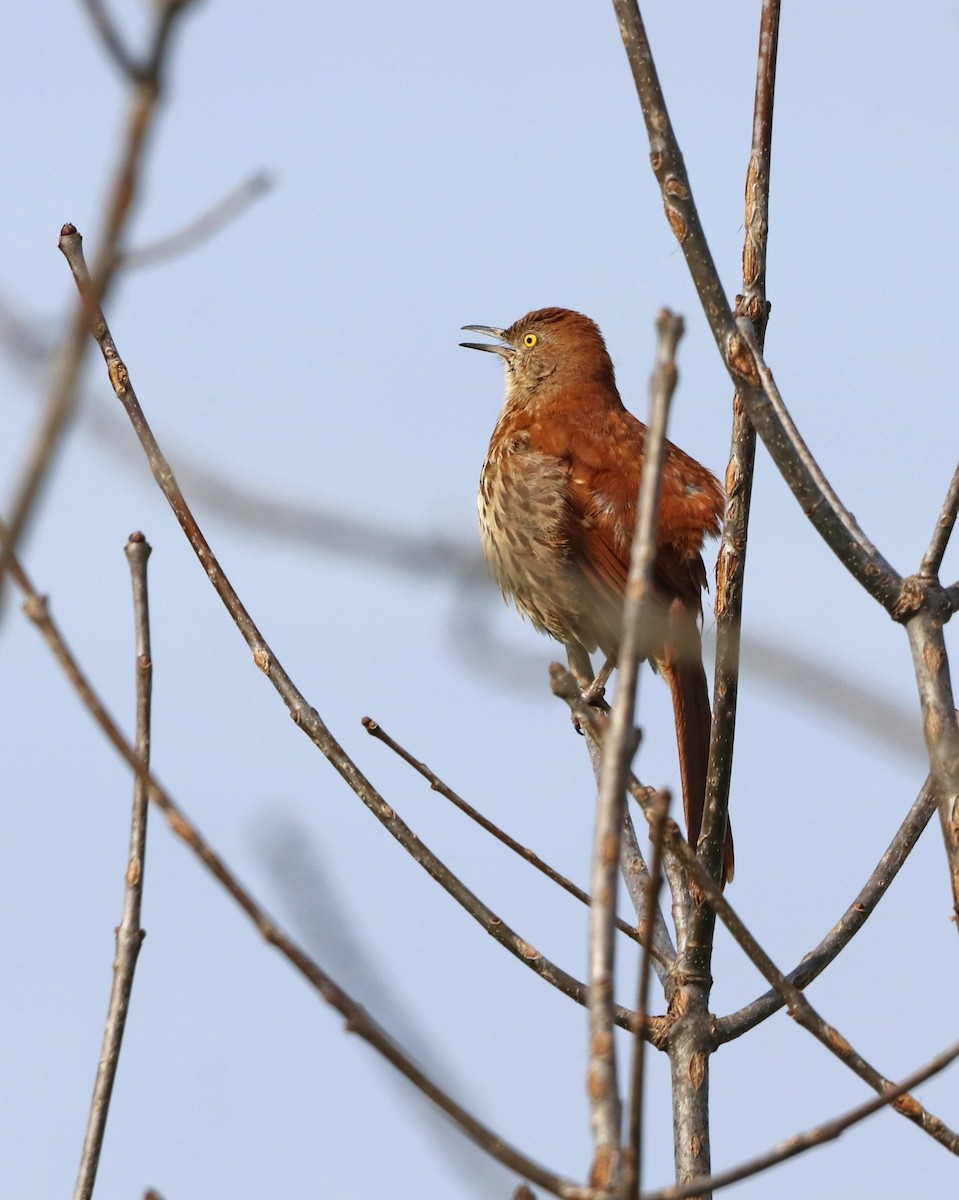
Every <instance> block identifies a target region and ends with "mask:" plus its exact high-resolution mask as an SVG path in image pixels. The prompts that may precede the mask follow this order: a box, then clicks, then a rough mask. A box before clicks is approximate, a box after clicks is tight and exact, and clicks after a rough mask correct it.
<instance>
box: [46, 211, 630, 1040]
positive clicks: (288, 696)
mask: <svg viewBox="0 0 959 1200" xmlns="http://www.w3.org/2000/svg"><path fill="white" fill-rule="evenodd" d="M60 248H61V250H62V251H63V253H64V255H65V257H66V258H67V261H68V262H69V263H70V268H71V270H72V271H73V275H74V279H75V280H76V283H77V287H78V288H79V289H80V292H81V294H82V295H86V296H88V295H89V287H90V283H89V275H88V274H87V269H86V263H85V261H84V258H83V247H82V239H81V238H80V235H79V234H78V233H77V231H76V229H75V228H74V227H73V226H72V225H65V226H64V229H63V234H62V236H61V239H60ZM93 332H94V337H95V338H96V340H97V344H98V345H99V346H100V349H101V352H102V354H103V357H104V361H105V362H106V363H107V369H108V371H109V375H110V381H111V383H112V384H113V388H114V391H115V392H116V394H117V397H118V399H119V400H120V402H121V403H122V405H123V407H124V409H125V411H126V413H127V415H128V416H129V418H130V421H131V423H132V425H133V428H134V430H135V431H136V434H137V436H138V438H139V439H140V444H141V445H142V446H143V449H144V451H145V452H146V456H147V459H148V461H149V464H150V469H151V470H152V472H153V476H154V478H155V479H156V481H157V483H158V484H159V486H160V489H161V491H162V492H163V494H164V496H166V498H167V501H168V502H169V504H170V507H171V508H172V509H173V512H174V514H175V516H176V518H177V520H178V521H179V523H180V526H181V528H182V529H183V532H184V533H185V534H186V536H187V538H188V540H189V542H190V545H191V546H192V547H193V550H194V553H195V554H196V556H197V558H198V559H199V560H200V562H201V563H202V565H203V568H204V570H205V572H206V575H207V577H208V578H209V580H210V582H211V583H212V584H213V587H214V589H215V590H216V593H217V595H218V596H219V597H220V599H221V600H222V601H223V604H224V605H225V607H226V609H227V611H228V612H229V614H230V616H231V617H232V618H233V620H234V622H235V623H236V626H237V628H238V629H239V631H240V633H241V635H242V636H243V638H244V640H245V641H246V643H247V645H248V646H249V647H250V649H251V650H252V651H253V661H254V662H255V664H256V665H257V666H258V667H259V668H260V670H261V671H263V673H264V674H265V675H266V676H267V678H268V679H269V680H270V682H271V683H272V684H273V686H274V688H276V690H277V692H278V693H279V694H280V696H281V698H282V699H283V701H284V703H285V704H286V706H287V708H288V709H289V712H290V716H291V717H292V718H293V721H294V722H295V723H296V725H297V726H298V727H299V728H300V729H302V730H303V732H304V733H305V734H306V735H307V737H308V738H309V739H310V741H312V742H313V744H314V745H315V746H316V747H317V749H318V750H320V751H321V753H322V754H323V755H324V757H325V758H326V759H327V761H328V762H329V763H330V764H331V765H332V766H333V767H334V769H335V770H336V771H337V773H338V774H339V775H340V776H341V778H342V779H343V780H345V782H346V783H347V785H348V786H349V787H350V789H351V790H352V791H353V792H354V793H355V794H356V795H357V796H358V797H359V798H360V800H362V801H363V803H364V804H365V805H366V807H367V808H368V809H369V810H370V812H371V813H372V814H373V815H374V816H375V817H376V818H377V820H378V821H379V822H380V823H381V824H382V825H383V826H384V827H385V828H386V829H387V830H388V831H389V832H390V833H391V834H392V835H393V837H394V838H395V839H396V840H397V841H398V842H399V844H400V845H401V846H402V847H403V849H404V850H406V851H407V853H408V854H410V855H411V856H412V858H413V859H414V860H415V861H416V862H418V863H419V864H420V866H421V867H423V868H424V870H426V871H427V872H428V873H429V875H430V876H431V877H432V878H433V879H435V880H436V881H437V883H439V884H440V886H441V887H443V888H444V889H445V890H446V891H447V892H448V893H449V894H450V895H451V896H452V897H453V899H454V900H456V901H457V903H459V904H461V905H462V906H463V908H465V909H466V911H467V912H468V913H470V915H471V916H472V917H474V919H475V920H477V921H478V922H479V924H480V925H481V926H482V927H483V929H485V930H486V932H487V933H489V934H490V935H491V936H492V937H493V938H494V939H495V940H496V941H497V942H499V943H500V945H502V946H505V947H506V948H507V949H508V950H509V951H510V952H511V953H512V954H514V955H515V956H516V957H517V958H518V959H519V960H520V961H521V962H522V963H523V964H524V965H525V966H527V967H529V968H530V969H531V970H533V971H534V972H535V973H536V974H537V975H540V976H541V977H542V978H543V979H545V980H547V982H549V983H551V984H552V985H553V986H554V987H556V988H558V989H559V990H560V991H561V992H563V993H564V995H567V996H569V997H570V998H572V999H574V1000H576V1001H577V1002H578V1003H580V1004H582V1003H585V1000H586V988H585V986H584V985H583V984H582V983H581V982H580V981H579V980H578V979H575V978H574V977H573V976H572V975H570V974H568V973H567V972H566V971H564V970H562V968H560V967H558V966H556V964H554V963H552V962H550V960H549V959H548V958H546V957H545V956H544V955H542V954H541V953H540V952H539V951H538V950H536V949H535V947H533V946H531V945H530V944H529V943H528V942H527V941H525V940H524V939H523V938H521V937H520V936H519V935H518V934H517V933H516V932H515V931H514V930H512V929H510V927H509V926H508V925H507V924H506V923H505V922H504V921H502V920H501V919H500V918H499V917H498V916H497V915H496V914H495V913H494V912H492V910H491V909H489V908H488V907H487V906H486V905H485V904H484V903H483V902H482V901H481V900H480V899H479V898H478V897H477V896H476V895H475V894H474V893H473V892H471V891H470V889H469V888H467V887H466V885H465V884H464V883H463V882H462V881H461V880H460V879H459V878H458V877H457V876H456V875H454V874H453V872H452V871H450V870H449V868H448V867H446V866H445V865H444V864H443V863H442V862H441V861H440V859H439V858H437V856H436V855H435V854H433V852H432V851H431V850H430V849H429V848H428V847H427V846H426V845H424V843H423V842H421V841H420V839H419V838H418V837H417V836H416V834H414V833H413V831H412V830H411V829H410V827H409V826H408V825H407V824H406V823H405V822H404V821H403V820H402V819H401V818H400V816H399V815H398V814H397V812H396V811H395V809H393V808H392V807H391V806H390V805H389V804H387V803H386V801H385V800H384V799H383V797H382V796H381V795H380V794H379V792H378V791H377V790H376V788H374V787H373V785H372V784H371V783H370V781H369V780H368V779H367V778H366V777H365V776H364V775H363V773H362V772H361V771H360V769H359V768H358V767H357V765H356V764H355V763H354V762H353V760H352V759H351V758H350V757H349V755H348V754H347V753H346V751H345V750H344V749H343V747H342V746H341V745H340V744H339V742H338V741H337V740H336V738H334V737H333V735H332V733H330V731H329V729H328V728H327V726H326V724H325V723H324V721H323V719H322V718H321V717H320V715H319V713H318V712H317V711H316V709H315V708H313V707H312V705H310V704H309V703H307V700H306V698H305V697H304V696H303V694H302V693H301V692H300V690H299V689H298V688H297V687H296V685H295V684H294V682H293V680H292V679H291V678H290V676H289V675H288V674H287V673H286V671H285V670H284V669H283V666H282V664H281V663H280V661H279V659H277V657H276V655H275V654H274V653H273V651H272V649H271V648H270V646H269V644H268V643H267V641H266V639H265V638H264V637H263V634H262V633H261V632H260V630H259V629H258V628H257V626H256V624H255V622H254V620H253V618H252V617H251V616H250V614H249V612H248V611H247V609H246V607H245V606H244V604H243V602H242V601H241V600H240V597H239V596H238V595H237V594H236V592H235V590H234V588H233V585H232V584H231V583H230V581H229V579H228V578H227V576H226V573H225V572H224V570H223V568H222V567H221V566H220V564H219V562H218V561H217V558H216V555H215V554H214V553H213V549H212V547H211V546H210V543H209V542H208V541H207V540H206V538H205V537H204V535H203V533H202V531H201V529H200V527H199V525H198V524H197V522H196V518H195V517H194V516H193V513H192V512H191V510H190V507H189V505H188V504H187V502H186V498H185V497H184V495H183V493H182V492H181V490H180V487H179V485H178V484H177V481H176V477H175V476H174V474H173V470H172V468H171V467H170V464H169V463H168V462H167V460H166V458H165V457H164V455H163V453H162V451H161V450H160V447H159V445H158V444H157V441H156V438H155V437H154V436H153V431H152V430H151V429H150V426H149V423H148V422H147V419H146V417H145V416H144V414H143V410H142V408H141V407H140V402H139V400H138V399H137V396H136V392H135V391H134V389H133V385H132V383H131V381H130V376H129V372H128V371H127V368H126V365H125V363H124V362H123V360H122V359H121V358H120V355H119V353H118V352H117V348H116V345H115V343H114V341H113V338H112V337H111V335H110V330H109V329H108V327H107V324H106V321H105V319H104V317H103V312H102V311H101V309H100V308H99V307H97V308H96V309H95V311H94V319H93ZM614 1019H615V1022H616V1024H618V1025H621V1026H622V1027H624V1028H629V1023H630V1014H629V1012H628V1011H627V1010H626V1009H624V1008H621V1007H617V1008H616V1010H615V1017H614Z"/></svg>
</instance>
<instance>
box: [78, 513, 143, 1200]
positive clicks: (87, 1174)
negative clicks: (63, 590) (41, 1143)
mask: <svg viewBox="0 0 959 1200" xmlns="http://www.w3.org/2000/svg"><path fill="white" fill-rule="evenodd" d="M126 556H127V559H128V560H129V563H130V577H131V582H132V585H133V615H134V628H135V631H136V697H137V722H136V723H137V735H136V745H135V748H134V753H135V755H136V758H137V760H138V761H139V762H140V763H142V765H143V767H144V769H148V768H149V766H150V704H151V694H152V689H153V660H152V657H151V653H150V609H149V602H148V596H147V559H149V557H150V545H149V543H148V542H147V541H146V539H145V538H144V536H143V534H142V533H132V534H131V535H130V540H129V541H128V542H127V545H126ZM148 799H149V798H148V795H147V789H146V784H145V782H144V779H143V776H142V775H139V774H138V775H137V776H136V777H135V778H134V781H133V815H132V817H131V821H130V854H129V859H128V862H127V870H126V876H125V881H124V889H123V914H122V916H121V918H120V924H119V926H118V928H117V933H116V958H115V960H114V963H113V987H112V988H111V991H110V1004H109V1007H108V1010H107V1020H106V1028H105V1029H104V1031H103V1046H102V1048H101V1050H100V1061H99V1063H98V1065H97V1075H96V1082H95V1084H94V1088H93V1100H92V1102H91V1104H90V1115H89V1117H88V1118H87V1131H86V1136H85V1138H84V1142H83V1152H82V1154H81V1157H80V1169H79V1172H78V1174H77V1182H76V1185H75V1187H74V1190H73V1196H74V1200H90V1197H91V1196H92V1195H93V1188H94V1185H95V1183H96V1178H97V1168H98V1166H99V1164H100V1151H101V1149H102V1146H103V1135H104V1133H105V1132H106V1127H107V1116H108V1114H109V1111H110V1098H111V1096H112V1095H113V1083H114V1080H115V1079H116V1073H117V1066H118V1064H119V1061H120V1047H121V1044H122V1042H123V1031H124V1029H125V1028H126V1019H127V1012H128V1010H129V1007H130V995H131V993H132V991H133V976H134V972H135V971H136V964H137V958H138V957H139V954H140V946H141V945H142V944H143V938H144V933H143V930H142V928H141V927H140V909H141V904H142V899H143V873H144V864H145V862H146V842H147V808H148Z"/></svg>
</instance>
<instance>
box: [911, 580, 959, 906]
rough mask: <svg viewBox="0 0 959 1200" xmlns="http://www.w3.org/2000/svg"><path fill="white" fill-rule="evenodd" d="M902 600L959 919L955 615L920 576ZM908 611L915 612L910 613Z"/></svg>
mask: <svg viewBox="0 0 959 1200" xmlns="http://www.w3.org/2000/svg"><path fill="white" fill-rule="evenodd" d="M903 599H904V604H903V609H904V610H905V611H904V612H903V613H902V614H901V615H902V616H903V619H904V624H905V626H906V633H907V634H908V635H909V647H910V649H911V650H912V665H913V670H914V671H915V673H916V683H917V685H918V687H919V703H920V706H921V708H922V731H923V735H924V737H925V739H926V752H927V754H928V756H929V773H930V778H931V779H932V785H933V788H934V790H935V793H936V801H937V803H938V806H939V818H940V824H941V825H942V836H943V841H944V843H945V847H946V858H947V860H948V863H949V877H950V881H951V883H952V911H953V916H954V918H955V919H956V920H959V725H957V722H956V703H955V698H954V696H953V693H952V678H951V674H950V670H949V656H948V654H947V652H946V642H945V638H944V637H943V634H942V626H943V622H944V621H947V620H948V619H949V616H950V615H951V614H950V611H949V608H948V607H947V605H946V604H945V603H944V601H943V598H942V595H941V589H940V588H939V587H938V585H936V584H933V583H929V582H928V581H927V580H924V579H923V578H922V576H920V575H913V576H912V577H911V578H909V579H907V580H906V582H905V586H904V588H903ZM910 610H911V611H912V615H906V613H907V612H909V611H910Z"/></svg>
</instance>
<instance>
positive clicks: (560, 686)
mask: <svg viewBox="0 0 959 1200" xmlns="http://www.w3.org/2000/svg"><path fill="white" fill-rule="evenodd" d="M553 690H554V692H555V693H556V694H557V695H558V696H560V697H561V698H562V699H564V700H565V701H566V703H567V704H568V705H569V706H570V708H571V709H572V711H573V713H574V714H575V715H576V717H577V718H578V719H579V721H580V722H581V724H582V728H583V730H584V732H585V733H586V735H587V737H591V738H601V737H602V730H601V728H600V727H599V724H598V721H597V717H596V714H595V713H594V712H593V711H592V710H591V709H590V707H589V705H588V704H586V703H585V702H584V701H583V697H582V695H581V693H580V691H579V688H578V687H577V686H576V681H575V679H574V678H573V677H572V675H570V673H569V672H568V671H563V670H562V669H561V668H560V667H558V666H556V665H555V664H554V667H553ZM629 788H630V792H631V794H632V795H633V796H634V797H635V799H636V800H637V801H638V802H639V804H640V806H641V807H642V810H643V813H644V815H645V817H646V819H647V821H649V822H650V824H651V823H652V821H653V820H654V817H655V812H654V807H653V802H652V799H651V797H650V794H649V791H648V789H646V788H644V787H643V786H642V785H641V784H640V783H639V781H638V780H637V779H636V778H635V776H631V777H630V781H629ZM663 839H664V843H665V848H666V850H667V851H671V852H672V853H673V854H675V855H676V856H677V858H678V859H679V861H680V862H681V863H682V865H683V867H684V868H685V870H686V872H687V873H688V875H689V877H690V880H691V882H692V883H693V884H695V886H696V887H697V888H699V890H700V891H701V892H702V894H703V897H704V898H705V901H706V902H707V903H708V904H711V905H712V907H713V908H714V909H715V910H716V916H717V917H718V918H719V919H720V920H721V921H722V922H723V924H724V925H725V926H726V928H727V929H728V930H729V932H730V934H731V935H732V937H733V939H734V940H735V942H736V943H737V944H738V945H739V947H740V949H742V950H743V952H744V953H745V954H746V956H747V958H749V960H750V962H752V963H753V965H754V966H755V967H756V969H757V970H758V971H759V972H760V974H761V975H762V976H763V977H764V978H765V979H766V980H767V981H768V982H769V983H770V984H772V986H773V987H774V988H775V989H776V991H777V992H778V993H779V994H780V995H781V996H782V998H783V1000H784V1001H785V1004H786V1008H787V1010H788V1012H789V1015H790V1016H791V1017H792V1018H793V1020H794V1021H796V1023H797V1024H798V1025H800V1026H802V1028H803V1029H805V1030H806V1031H807V1032H808V1033H811V1034H812V1035H813V1037H815V1038H816V1040H817V1041H818V1042H820V1043H821V1044H822V1045H823V1046H825V1047H826V1049H827V1050H829V1052H830V1053H831V1054H833V1055H835V1057H836V1058H838V1059H839V1061H840V1062H842V1063H844V1064H845V1066H847V1067H848V1068H849V1069H850V1070H851V1071H852V1072H853V1073H854V1074H856V1075H858V1076H859V1078H860V1079H862V1080H864V1081H865V1082H866V1083H867V1084H869V1086H870V1087H871V1088H873V1090H874V1091H876V1092H880V1093H882V1092H884V1091H885V1090H886V1089H887V1088H889V1087H890V1086H892V1085H891V1083H890V1081H889V1080H888V1079H886V1078H885V1077H884V1076H883V1075H881V1074H880V1073H879V1071H877V1070H876V1068H875V1067H873V1066H872V1065H871V1064H870V1063H868V1062H867V1061H866V1060H865V1059H864V1058H863V1057H862V1056H861V1055H860V1054H859V1053H857V1051H856V1050H855V1049H854V1047H853V1046H852V1045H851V1044H850V1043H849V1041H848V1040H847V1039H846V1038H845V1037H843V1035H842V1034H841V1033H840V1032H839V1030H838V1029H835V1028H834V1027H833V1026H831V1025H829V1024H828V1023H827V1022H826V1021H824V1020H823V1018H822V1017H821V1016H820V1015H819V1013H818V1012H817V1011H816V1009H815V1008H814V1007H813V1006H812V1004H810V1002H809V1000H808V999H807V998H806V996H805V995H804V994H803V993H802V992H801V991H800V990H799V988H797V987H796V986H795V984H793V983H792V982H790V980H789V979H787V977H786V976H785V975H784V974H783V973H782V971H781V970H780V969H779V967H777V966H776V964H775V963H774V962H773V960H772V959H771V958H770V957H769V955H768V954H767V953H766V951H765V950H764V949H763V948H762V946H761V945H760V944H759V942H758V941H757V940H756V938H755V937H754V936H753V935H752V933H751V932H750V931H749V929H748V928H747V926H746V924H745V922H744V921H743V920H742V918H741V917H740V916H739V914H738V913H737V912H736V911H735V909H734V908H733V907H732V905H731V904H730V903H729V900H728V899H727V898H726V895H725V893H724V892H723V891H722V890H721V889H720V887H719V886H718V885H717V883H716V881H715V880H714V879H713V877H712V876H711V875H710V874H709V872H708V871H707V870H706V868H705V866H704V865H703V862H702V860H701V859H700V858H699V857H698V856H697V855H696V853H695V851H694V850H693V849H692V848H691V847H690V845H689V843H688V842H687V841H686V839H685V838H684V837H683V835H682V833H681V832H680V830H679V828H678V827H677V825H676V823H675V822H674V821H666V822H665V826H664V832H663ZM713 1041H714V1044H715V1037H714V1039H713ZM892 1107H893V1108H894V1109H895V1111H896V1112H898V1113H899V1114H900V1116H904V1117H907V1118H908V1119H909V1120H910V1121H912V1122H913V1123H914V1124H915V1125H918V1126H919V1128H920V1129H922V1130H923V1131H924V1132H925V1133H927V1134H929V1136H930V1137H931V1138H933V1139H934V1140H935V1141H937V1142H939V1144H940V1145H942V1146H945V1148H946V1149H947V1150H949V1151H950V1152H951V1153H952V1154H955V1155H959V1133H956V1132H955V1131H954V1130H952V1129H950V1128H949V1126H948V1125H946V1124H945V1123H944V1122H943V1121H942V1120H940V1119H939V1118H938V1117H936V1116H934V1115H933V1114H932V1113H930V1112H928V1111H927V1110H926V1109H925V1108H923V1107H922V1105H921V1104H920V1103H919V1102H918V1101H917V1100H916V1099H915V1097H914V1096H912V1095H904V1096H902V1097H900V1098H899V1099H898V1100H896V1101H895V1102H894V1103H893V1105H892Z"/></svg>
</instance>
